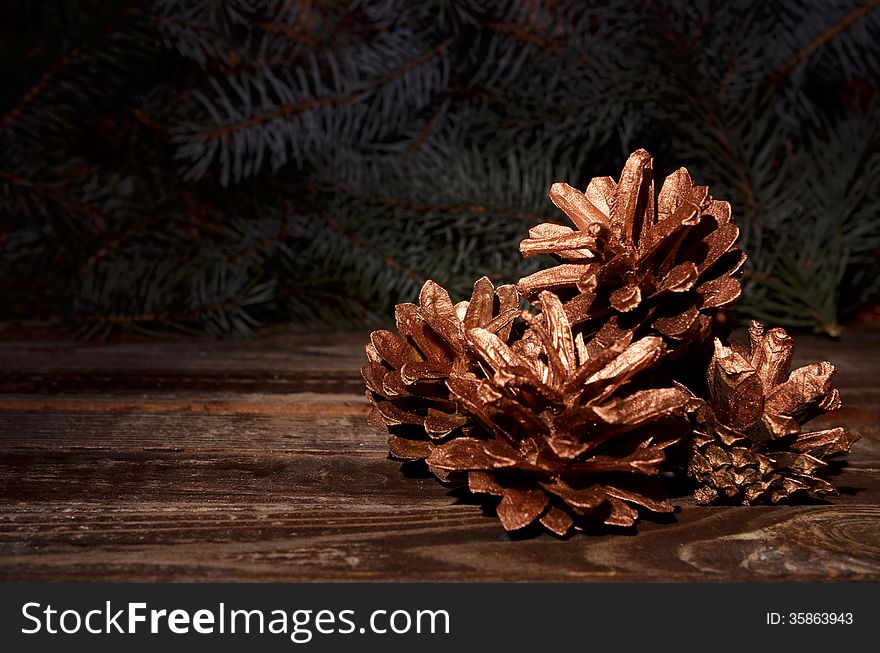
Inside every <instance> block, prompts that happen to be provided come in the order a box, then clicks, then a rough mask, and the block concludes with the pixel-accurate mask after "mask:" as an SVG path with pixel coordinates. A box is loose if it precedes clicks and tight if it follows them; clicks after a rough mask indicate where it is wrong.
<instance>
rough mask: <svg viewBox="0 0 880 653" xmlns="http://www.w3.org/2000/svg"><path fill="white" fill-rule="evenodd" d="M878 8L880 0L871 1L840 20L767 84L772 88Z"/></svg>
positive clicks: (785, 65)
mask: <svg viewBox="0 0 880 653" xmlns="http://www.w3.org/2000/svg"><path fill="white" fill-rule="evenodd" d="M877 7H880V0H869V1H868V2H867V3H865V4H864V5H862V6H860V7H856V8H855V9H853V10H852V11H851V12H850V13H849V14H847V15H846V16H845V17H844V18H843V19H842V20H840V21H839V22H838V23H835V24H834V25H832V26H831V27H829V28H828V29H827V30H825V31H824V32H822V33H821V34H819V35H818V36H817V37H816V38H815V39H813V40H812V41H811V42H810V43H808V44H807V45H805V46H804V47H803V48H801V49H800V50H798V51H797V52H795V54H794V55H793V56H792V57H791V58H790V59H789V60H788V61H786V62H785V63H784V64H782V65H781V66H779V68H777V69H776V70H775V71H773V73H772V74H771V75H770V76H769V77H768V78H767V84H768V85H770V86H772V85H773V84H776V83H777V82H778V81H779V80H781V79H783V78H784V77H787V76H788V75H789V74H791V72H792V71H793V70H794V69H795V68H797V67H798V66H799V65H800V64H801V63H803V62H804V61H805V60H806V59H808V58H809V57H810V55H812V54H813V52H815V51H816V50H818V49H819V48H821V47H823V46H825V45H827V44H828V43H829V42H831V40H832V39H834V37H836V36H837V35H838V34H841V33H842V32H845V31H846V30H848V29H849V28H850V27H852V26H853V25H854V24H855V23H856V22H858V21H859V20H860V19H862V18H864V17H865V16H867V15H868V14H870V13H871V12H872V11H874V10H875V9H877Z"/></svg>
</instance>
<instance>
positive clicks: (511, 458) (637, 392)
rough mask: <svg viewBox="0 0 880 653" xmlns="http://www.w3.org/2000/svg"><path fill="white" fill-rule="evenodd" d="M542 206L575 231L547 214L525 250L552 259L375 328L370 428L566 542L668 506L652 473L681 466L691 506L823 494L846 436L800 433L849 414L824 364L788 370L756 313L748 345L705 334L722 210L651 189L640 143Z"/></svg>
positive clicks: (733, 276) (683, 179) (738, 254)
mask: <svg viewBox="0 0 880 653" xmlns="http://www.w3.org/2000/svg"><path fill="white" fill-rule="evenodd" d="M550 199H551V200H552V201H553V203H554V204H555V205H556V206H557V207H559V208H560V209H561V210H562V211H563V212H564V213H565V214H566V215H567V216H568V217H569V219H570V220H571V221H572V223H573V224H574V228H571V227H566V226H562V225H558V224H554V223H545V224H540V225H538V226H536V227H534V228H533V229H531V230H530V231H529V238H527V239H525V240H523V241H522V243H521V244H520V251H521V252H522V254H523V255H524V256H532V255H534V254H549V255H552V256H553V257H554V258H555V259H556V260H557V261H558V265H555V266H553V267H550V268H547V269H544V270H541V271H539V272H537V273H535V274H532V275H530V276H528V277H526V278H524V279H521V280H520V281H519V283H518V284H516V286H514V285H503V286H499V287H498V288H496V287H494V285H493V284H492V282H491V281H490V280H489V279H488V278H486V277H483V278H481V279H479V280H478V281H477V282H476V283H475V284H474V290H473V294H472V295H471V298H470V300H469V301H462V302H459V303H453V301H452V299H451V298H450V296H449V293H448V292H447V291H446V290H444V289H443V288H442V287H440V286H439V285H437V284H436V283H434V282H432V281H428V282H427V283H426V284H425V285H424V287H423V288H422V291H421V294H420V295H419V303H418V304H400V305H398V306H397V309H396V316H395V317H396V325H397V332H396V333H395V332H393V331H389V330H379V331H374V332H373V333H372V335H371V338H370V343H369V344H368V345H367V348H366V350H367V357H368V359H369V360H368V362H367V363H366V365H364V367H363V369H362V373H363V377H364V380H365V382H366V385H367V397H368V398H369V400H370V401H371V402H372V404H373V406H372V410H371V412H370V416H369V423H370V424H371V425H372V426H373V427H375V428H377V429H380V430H383V431H387V432H388V433H389V434H390V437H389V446H390V452H391V455H392V456H393V457H394V458H397V459H400V460H404V461H424V463H425V464H426V465H427V467H428V469H429V470H430V471H431V472H432V473H433V474H434V475H435V476H437V478H438V479H440V480H441V481H443V482H447V483H457V484H467V487H468V488H469V489H470V491H471V492H474V493H482V494H488V495H493V496H495V497H500V500H499V501H498V502H497V508H496V510H497V514H498V517H499V519H500V520H501V523H502V525H503V526H504V528H505V529H507V530H517V529H520V528H523V527H526V526H528V525H529V524H533V523H535V522H538V523H540V524H541V525H543V526H544V527H545V528H547V529H548V530H549V531H551V532H552V533H555V534H556V535H559V536H565V535H567V534H568V533H569V532H571V531H572V530H586V529H591V528H595V527H597V526H601V525H609V526H621V527H628V526H632V525H634V524H635V522H636V520H637V519H638V516H639V511H650V512H653V513H670V512H672V511H673V509H674V507H673V505H672V503H670V501H669V499H668V498H667V496H666V493H665V491H664V486H663V485H662V484H661V483H660V481H659V478H658V477H659V476H660V474H661V471H664V470H674V469H676V466H677V468H679V469H685V468H686V469H687V474H688V476H689V477H690V478H691V479H692V482H693V483H694V485H695V491H694V497H695V500H696V502H697V503H700V504H709V503H716V502H736V503H743V504H756V503H776V502H778V501H780V500H783V499H788V498H791V497H796V496H810V497H821V496H824V495H828V494H834V493H835V492H836V491H835V489H834V487H833V486H832V485H831V484H830V483H828V482H827V481H826V480H823V479H822V478H820V472H822V470H823V469H825V468H826V467H827V464H826V463H825V462H823V460H824V459H825V458H826V457H827V456H830V455H832V454H838V453H844V452H847V451H849V449H850V447H851V445H852V443H853V442H854V441H855V440H856V439H857V436H855V435H853V434H851V433H849V432H847V431H845V430H844V429H842V428H833V429H825V430H819V431H810V432H804V430H803V425H804V424H805V423H806V422H808V421H809V420H811V419H812V418H814V417H816V416H818V415H821V414H823V413H826V412H828V411H831V410H835V409H837V408H838V407H839V406H840V396H839V394H838V392H837V390H835V389H834V388H833V387H832V385H831V376H832V375H833V374H834V371H835V370H834V366H832V365H831V364H830V363H827V362H822V363H816V364H813V365H808V366H806V367H800V368H798V369H795V370H793V371H791V370H790V366H791V358H792V350H793V346H794V343H793V340H792V338H791V336H789V335H788V334H787V333H786V332H785V331H784V330H782V329H769V330H767V329H765V327H764V326H763V325H761V324H759V323H757V322H752V323H751V325H750V326H749V343H748V345H745V344H741V343H738V342H732V343H729V344H724V343H723V342H722V340H721V339H719V338H717V337H716V336H717V335H718V331H719V328H718V325H717V320H716V318H715V316H716V313H717V311H718V309H720V308H723V307H728V306H730V305H731V304H732V303H733V302H735V301H736V299H737V298H738V297H739V295H740V282H739V277H740V275H741V272H742V268H743V264H744V262H745V259H746V255H745V253H744V252H742V251H741V250H740V249H739V248H738V246H737V239H738V236H739V229H738V228H737V226H736V224H735V223H734V222H733V221H732V220H731V213H730V205H729V204H728V203H727V202H723V201H720V200H716V199H714V198H712V197H711V196H710V195H709V193H708V188H707V187H706V186H698V185H696V184H694V182H693V180H692V179H691V177H690V175H689V174H688V172H687V170H685V169H684V168H679V169H678V170H677V171H675V172H674V173H673V174H671V175H670V176H669V177H667V178H666V180H665V181H664V183H663V187H662V189H661V190H660V193H659V195H657V196H656V197H655V194H654V180H653V170H652V159H651V156H650V155H649V154H648V153H647V152H645V151H644V150H639V151H637V152H635V153H633V154H632V155H630V157H629V160H628V161H627V162H626V166H625V167H624V169H623V172H622V173H621V176H620V180H619V181H617V182H615V181H614V180H613V179H612V178H611V177H598V178H595V179H593V180H592V181H591V182H590V184H589V185H588V186H587V189H586V191H585V192H583V193H582V192H580V191H579V190H577V189H575V188H572V187H571V186H569V185H568V184H563V183H557V184H553V186H552V187H551V189H550ZM523 300H527V301H528V302H529V303H530V305H531V307H533V309H534V310H523V309H522V305H523Z"/></svg>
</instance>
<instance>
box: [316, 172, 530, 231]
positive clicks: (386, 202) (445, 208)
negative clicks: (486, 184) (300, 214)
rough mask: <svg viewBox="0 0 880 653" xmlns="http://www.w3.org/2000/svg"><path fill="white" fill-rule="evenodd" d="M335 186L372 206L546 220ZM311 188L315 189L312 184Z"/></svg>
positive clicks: (521, 213) (503, 210) (496, 209)
mask: <svg viewBox="0 0 880 653" xmlns="http://www.w3.org/2000/svg"><path fill="white" fill-rule="evenodd" d="M330 183H332V184H333V185H334V186H336V187H337V188H339V189H340V190H342V191H344V192H346V193H347V194H349V195H352V196H353V197H356V198H357V199H359V200H361V201H363V202H365V203H367V204H370V205H372V206H382V207H385V208H388V209H392V210H394V209H402V210H404V211H412V212H414V213H422V214H425V213H444V214H466V215H499V214H501V215H508V216H510V217H512V218H515V219H517V220H520V221H522V222H525V223H527V224H529V225H531V226H534V225H536V224H539V223H541V222H546V221H547V218H545V217H544V216H540V215H536V214H534V213H529V212H528V211H522V210H519V209H514V208H499V207H496V206H487V205H484V204H426V203H422V202H413V201H412V200H406V199H400V198H396V197H386V196H382V195H374V194H371V193H366V192H363V191H359V190H357V189H355V188H353V187H351V186H349V185H348V184H346V183H344V182H342V181H338V180H333V181H331V182H330ZM309 190H312V191H315V190H316V188H315V187H314V186H312V187H311V188H310V189H309Z"/></svg>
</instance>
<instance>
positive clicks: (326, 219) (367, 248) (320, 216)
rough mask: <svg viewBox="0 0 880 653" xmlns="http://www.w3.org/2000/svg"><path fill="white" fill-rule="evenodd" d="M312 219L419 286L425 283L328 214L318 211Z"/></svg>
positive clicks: (417, 275) (413, 272)
mask: <svg viewBox="0 0 880 653" xmlns="http://www.w3.org/2000/svg"><path fill="white" fill-rule="evenodd" d="M309 216H310V217H312V218H314V219H316V220H319V221H320V222H323V223H324V224H325V225H326V226H328V227H329V228H330V229H331V230H332V231H333V232H335V233H337V234H339V235H340V236H342V237H343V238H345V239H347V240H349V241H351V242H352V243H353V244H354V245H355V246H356V247H357V248H358V249H360V250H362V251H364V252H366V253H368V254H370V255H371V256H375V257H378V258H380V259H381V260H382V261H383V262H384V263H385V265H387V266H388V267H389V268H391V269H392V270H396V271H397V272H399V273H400V274H402V275H404V276H405V277H408V278H409V279H412V280H413V281H416V282H417V283H418V284H419V285H421V284H423V283H425V281H426V279H425V277H423V276H422V275H420V274H419V273H418V272H416V271H415V270H413V269H412V268H410V267H409V266H407V265H404V264H403V263H401V262H400V261H397V260H396V259H394V258H393V257H391V256H390V255H389V254H386V253H384V252H381V251H379V249H378V248H376V247H375V246H374V245H373V244H372V243H370V242H369V241H367V240H366V239H365V238H363V237H361V236H359V235H358V234H356V233H354V232H352V231H350V230H349V229H346V228H345V227H343V226H342V225H341V224H339V223H338V222H337V221H336V220H334V219H333V218H331V217H330V216H329V215H327V213H324V212H323V211H316V212H313V213H310V214H309Z"/></svg>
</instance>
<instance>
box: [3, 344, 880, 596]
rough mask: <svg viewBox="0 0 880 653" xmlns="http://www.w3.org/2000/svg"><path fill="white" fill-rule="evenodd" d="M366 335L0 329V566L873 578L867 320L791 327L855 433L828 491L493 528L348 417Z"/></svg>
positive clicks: (371, 574) (231, 576)
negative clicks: (617, 529) (838, 334)
mask: <svg viewBox="0 0 880 653" xmlns="http://www.w3.org/2000/svg"><path fill="white" fill-rule="evenodd" d="M366 338H367V336H366V334H365V333H326V334H322V333H278V334H275V335H270V336H267V337H264V338H261V339H259V340H253V341H215V340H207V339H189V340H180V341H173V342H158V341H145V342H117V343H114V344H109V345H104V344H99V343H84V342H80V341H76V340H73V339H69V338H59V337H54V338H53V337H46V336H45V335H44V336H42V337H40V338H39V339H34V338H33V337H27V338H23V337H15V336H10V335H8V334H7V335H6V336H5V337H4V336H2V335H0V505H2V509H0V579H2V580H113V581H198V580H218V581H219V580H229V581H343V580H345V581H352V580H354V581H360V580H363V581H814V580H872V581H877V580H880V433H878V413H880V408H878V404H880V384H878V381H877V374H878V362H880V361H878V356H877V351H878V345H880V330H876V329H875V330H871V329H866V328H860V329H855V330H851V331H848V332H847V333H846V334H845V335H844V338H843V339H842V340H840V341H837V342H835V341H830V340H821V339H816V338H809V337H805V338H803V339H802V340H800V341H799V347H798V350H797V352H796V363H799V364H803V363H805V362H811V361H813V360H818V359H822V358H827V359H829V360H831V361H833V362H834V363H835V364H836V365H837V366H838V367H839V370H840V371H839V373H838V376H837V384H838V387H839V388H840V390H841V392H842V394H843V397H844V402H845V407H844V408H843V409H842V410H841V411H839V412H838V413H837V414H835V415H833V416H831V418H830V419H825V420H823V422H825V423H843V424H845V425H846V426H848V427H850V428H852V429H855V430H856V431H858V433H860V434H861V436H862V439H861V440H860V441H859V442H858V443H857V444H856V445H855V447H854V448H853V452H852V455H851V456H850V458H849V464H848V466H847V467H845V468H844V469H843V470H842V471H841V473H840V474H839V476H837V477H836V480H835V483H836V484H837V485H838V486H840V487H841V488H842V494H841V496H839V497H835V498H833V499H831V500H829V501H827V502H816V503H813V504H811V505H798V506H775V507H757V508H742V507H699V506H696V505H694V503H693V501H692V500H690V499H680V500H677V503H678V505H680V510H679V511H678V512H677V514H676V515H675V520H674V521H673V522H672V523H667V524H661V523H654V522H650V521H643V522H642V523H641V525H640V526H639V528H638V534H614V535H605V536H601V537H600V536H584V535H576V536H574V537H571V538H570V539H568V540H565V541H560V540H558V539H555V538H553V537H551V536H548V535H540V536H537V537H531V538H525V539H523V538H511V537H509V536H508V535H506V534H505V532H504V531H503V529H502V528H501V526H500V524H499V523H498V521H497V520H496V519H495V518H494V516H491V515H490V514H489V513H487V512H485V511H484V509H482V508H481V507H480V505H479V504H478V503H476V502H474V501H473V500H470V499H467V498H466V497H463V496H462V495H461V493H458V492H455V491H450V490H449V489H448V488H445V487H443V486H442V485H440V484H439V483H437V482H436V481H434V480H432V479H431V478H425V477H421V476H419V475H414V477H413V475H412V474H410V476H411V477H409V478H408V477H407V476H406V475H404V473H402V471H401V466H400V464H399V463H397V462H395V461H392V460H389V459H388V458H387V455H386V445H385V438H384V437H383V436H382V435H381V434H379V433H376V432H374V431H372V430H371V429H370V428H369V427H367V425H366V424H365V422H364V418H365V415H366V410H367V404H366V401H365V400H364V398H363V385H362V382H361V380H360V378H359V368H360V365H361V363H362V361H363V344H364V343H365V342H366Z"/></svg>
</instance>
